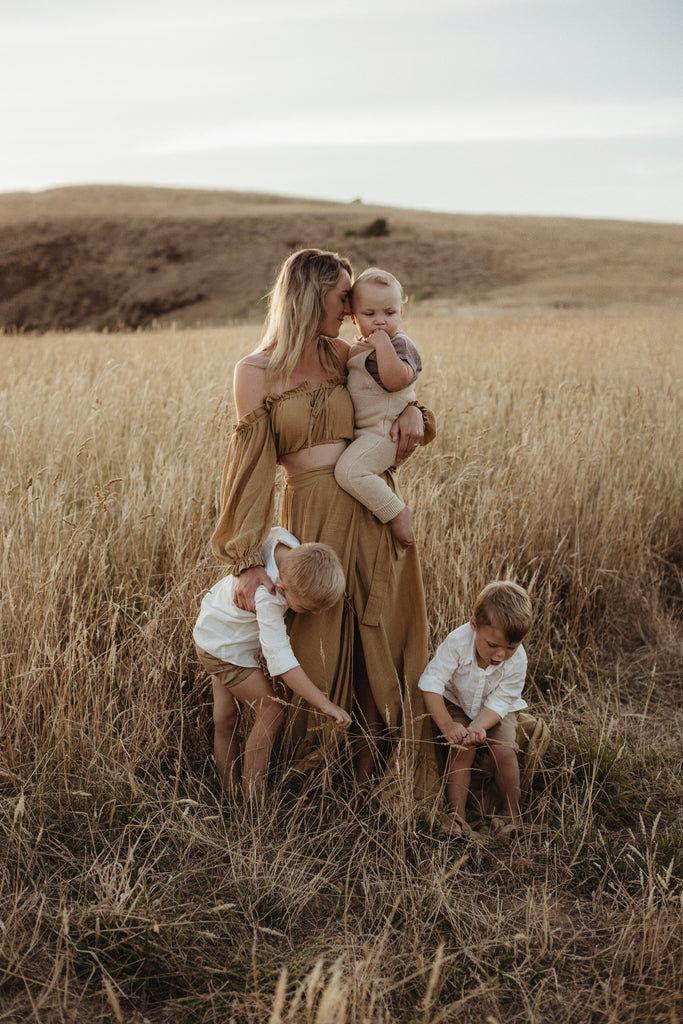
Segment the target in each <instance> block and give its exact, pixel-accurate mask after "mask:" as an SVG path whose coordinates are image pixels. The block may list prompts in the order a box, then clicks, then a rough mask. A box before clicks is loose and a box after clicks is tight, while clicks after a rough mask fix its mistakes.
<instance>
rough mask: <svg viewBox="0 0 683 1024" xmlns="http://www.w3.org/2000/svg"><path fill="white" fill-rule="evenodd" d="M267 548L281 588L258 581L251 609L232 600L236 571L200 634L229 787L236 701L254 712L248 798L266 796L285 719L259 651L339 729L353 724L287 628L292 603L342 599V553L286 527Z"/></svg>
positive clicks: (216, 590)
mask: <svg viewBox="0 0 683 1024" xmlns="http://www.w3.org/2000/svg"><path fill="white" fill-rule="evenodd" d="M261 553H262V557H263V561H264V564H265V568H266V572H267V574H268V576H269V577H270V579H271V580H272V582H273V583H274V584H275V594H274V595H273V594H271V593H269V591H268V589H267V588H266V587H265V586H261V587H259V588H258V590H257V591H256V595H255V602H256V612H255V613H254V612H249V611H244V610H243V609H241V608H238V607H237V605H236V604H235V603H234V600H233V596H234V592H235V583H236V581H237V577H235V576H224V577H223V579H221V580H219V581H218V583H216V584H215V586H213V587H212V588H211V590H210V591H209V592H208V594H206V595H205V596H204V598H203V600H202V606H201V610H200V612H199V617H198V619H197V622H196V625H195V627H194V632H193V636H194V641H195V645H196V647H197V654H198V657H199V660H200V662H201V663H202V665H203V666H204V668H205V669H206V671H207V672H208V673H209V675H210V676H211V683H212V686H213V721H214V755H215V758H216V768H217V770H218V774H219V777H220V781H221V784H222V786H223V788H224V789H225V790H226V792H228V791H229V790H230V789H231V788H232V787H233V786H234V785H235V784H236V782H237V781H238V778H239V763H238V750H237V745H236V735H235V734H236V728H237V702H238V701H239V702H241V703H245V704H247V705H249V706H250V707H251V708H252V710H253V711H254V716H255V717H254V724H253V727H252V729H251V731H250V733H249V735H248V736H247V739H246V742H245V747H244V766H243V781H244V789H245V795H246V796H247V797H251V796H253V795H257V796H258V795H259V790H260V789H261V788H262V784H263V780H264V777H265V772H266V767H267V765H268V760H269V758H270V753H271V750H272V747H273V743H274V742H275V737H276V736H277V733H278V730H279V728H280V725H281V724H282V720H283V717H284V709H283V707H282V703H281V702H280V701H278V700H277V698H276V697H275V692H274V690H273V686H272V684H271V682H270V680H269V679H267V678H266V676H265V675H264V673H263V672H262V671H261V669H260V667H259V661H258V658H259V653H262V655H263V657H264V659H265V662H266V664H267V666H268V672H269V673H270V675H271V676H280V677H281V678H282V681H283V682H284V683H285V685H286V686H288V687H289V689H290V690H293V691H294V693H297V694H299V696H300V697H303V698H304V700H307V701H308V703H309V704H312V705H313V707H315V708H318V710H319V711H321V712H322V714H324V715H327V716H328V717H329V718H331V719H332V721H333V722H334V725H335V728H337V729H348V727H349V725H350V724H351V717H350V715H349V714H348V713H347V712H346V711H345V710H344V709H343V708H341V707H339V706H338V705H337V704H333V703H332V701H331V700H328V698H327V697H326V696H325V694H324V693H323V692H322V690H320V689H319V688H318V687H317V686H316V685H315V683H314V682H312V680H311V679H309V678H308V676H307V675H306V673H305V672H304V670H303V669H302V667H301V665H300V664H299V662H298V661H297V659H296V657H295V655H294V652H293V651H292V648H291V645H290V643H289V638H288V636H287V631H286V628H285V614H286V612H287V610H288V609H291V610H292V611H293V612H298V613H301V614H304V613H307V612H308V613H310V614H312V615H319V614H320V612H322V611H326V610H327V609H328V608H331V607H332V605H334V604H336V603H337V601H339V600H341V598H342V596H343V594H344V586H345V579H344V570H343V569H342V566H341V563H340V561H339V558H338V557H337V555H336V553H335V552H334V551H333V550H332V548H330V547H328V545H327V544H300V543H299V541H298V540H297V539H296V537H293V536H292V534H291V533H288V532H287V530H284V529H282V528H281V527H275V528H273V529H272V530H271V531H270V534H269V535H268V538H267V540H266V542H265V544H264V545H263V548H262V552H261Z"/></svg>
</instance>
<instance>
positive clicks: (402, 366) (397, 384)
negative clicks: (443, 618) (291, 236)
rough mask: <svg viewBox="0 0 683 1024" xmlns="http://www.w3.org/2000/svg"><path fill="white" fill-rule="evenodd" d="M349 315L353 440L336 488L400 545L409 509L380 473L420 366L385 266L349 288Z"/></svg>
mask: <svg viewBox="0 0 683 1024" xmlns="http://www.w3.org/2000/svg"><path fill="white" fill-rule="evenodd" d="M351 304H352V306H353V313H352V315H351V319H352V320H353V322H354V323H355V324H356V326H357V327H358V330H359V331H360V333H361V336H360V338H358V340H357V341H356V342H355V344H353V345H352V346H351V348H350V350H349V355H348V360H347V363H346V366H347V370H348V377H347V381H346V386H347V388H348V391H349V394H350V395H351V401H352V402H353V408H354V431H353V437H354V439H353V441H352V442H351V444H350V445H349V446H348V448H347V449H346V451H345V452H342V454H341V455H340V457H339V459H338V460H337V463H336V465H335V467H334V477H335V480H336V481H337V483H338V484H339V486H340V487H343V489H344V490H345V491H348V492H349V494H352V495H353V496H354V498H356V499H357V500H358V501H360V502H361V504H363V505H365V507H366V508H368V509H370V511H371V512H372V514H373V515H375V516H376V517H377V518H378V519H379V521H380V522H381V523H389V525H390V526H391V532H392V533H393V535H394V537H395V538H396V540H397V541H398V542H399V544H401V545H402V546H403V547H410V545H411V544H412V543H413V512H412V509H411V508H410V507H409V506H408V505H406V503H405V502H404V501H401V499H400V498H399V496H398V495H397V494H395V493H394V491H393V490H392V489H391V487H390V486H389V484H388V483H387V482H386V480H384V479H383V478H382V476H381V474H382V473H384V472H385V471H386V470H387V469H391V467H392V466H393V465H394V463H395V462H396V446H397V442H396V441H395V440H393V439H392V437H391V434H390V431H391V427H392V424H393V422H394V420H395V419H397V417H398V416H400V415H401V413H402V412H403V410H404V409H405V407H406V406H407V405H409V404H410V403H411V402H414V401H415V388H414V384H415V381H416V380H417V376H418V374H419V373H420V371H421V370H422V360H421V358H420V353H419V352H418V350H417V348H416V347H415V345H414V344H413V342H412V341H411V340H410V338H409V337H408V335H407V334H405V333H404V332H403V331H402V330H400V324H401V319H402V316H403V291H402V289H401V285H400V284H399V282H398V281H397V279H396V278H395V277H394V275H393V274H390V273H389V272H388V271H386V270H380V269H379V268H378V267H370V268H369V269H368V270H364V271H363V273H362V274H361V275H360V277H357V278H356V280H355V282H354V285H353V289H352V292H351Z"/></svg>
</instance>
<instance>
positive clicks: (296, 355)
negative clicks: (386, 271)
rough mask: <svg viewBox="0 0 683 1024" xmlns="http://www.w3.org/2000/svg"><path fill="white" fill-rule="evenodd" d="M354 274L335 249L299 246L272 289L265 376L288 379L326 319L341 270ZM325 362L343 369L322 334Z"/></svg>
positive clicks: (264, 346)
mask: <svg viewBox="0 0 683 1024" xmlns="http://www.w3.org/2000/svg"><path fill="white" fill-rule="evenodd" d="M344 270H345V271H346V272H347V273H348V275H349V277H351V278H353V269H352V267H351V264H350V263H349V261H348V260H347V259H345V258H344V257H343V256H340V255H339V254H338V253H336V252H325V251H324V250H323V249H299V250H298V251H297V252H293V253H292V254H291V256H289V257H288V258H287V259H286V260H285V262H284V263H283V264H282V267H281V268H280V272H279V274H278V276H277V280H276V281H275V286H274V288H273V290H272V292H271V293H270V297H269V306H268V316H267V319H266V333H265V334H264V336H263V341H262V342H261V344H260V345H259V351H264V350H266V351H267V352H269V354H270V359H269V361H268V369H267V371H266V376H267V377H270V378H273V377H279V376H282V377H284V379H285V381H287V380H289V378H290V377H291V376H292V373H293V372H294V369H295V367H296V365H297V363H298V362H299V360H300V359H301V357H302V355H303V352H304V349H305V347H306V345H308V344H310V342H311V341H312V340H313V339H314V338H315V337H316V336H317V335H318V334H319V330H320V325H321V324H322V322H323V320H324V318H325V298H326V296H327V293H328V292H329V290H330V289H331V288H334V286H335V285H336V283H337V281H338V280H339V277H340V275H341V273H342V271H344ZM318 351H319V354H320V361H321V363H322V364H323V366H324V367H325V369H326V370H329V371H330V372H332V373H340V372H341V371H342V369H343V363H342V359H341V357H340V355H339V353H338V352H337V349H336V348H335V346H334V345H333V344H332V341H331V340H330V339H329V338H326V337H324V336H322V335H319V336H318Z"/></svg>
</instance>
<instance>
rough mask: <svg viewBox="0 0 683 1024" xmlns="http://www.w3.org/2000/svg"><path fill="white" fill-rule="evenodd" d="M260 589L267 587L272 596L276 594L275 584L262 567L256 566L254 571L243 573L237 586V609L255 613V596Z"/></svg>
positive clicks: (246, 570) (235, 599) (235, 598)
mask: <svg viewBox="0 0 683 1024" xmlns="http://www.w3.org/2000/svg"><path fill="white" fill-rule="evenodd" d="M259 587H265V588H266V590H268V591H269V592H270V593H271V594H274V593H275V584H274V583H273V581H272V580H271V578H270V576H269V575H268V573H267V572H266V570H265V569H264V568H263V566H262V565H255V566H254V567H253V568H252V569H245V570H244V572H241V573H240V574H239V576H238V578H237V583H236V584H235V596H234V598H233V600H234V602H235V604H236V605H237V607H238V608H241V609H242V611H245V612H255V611H256V602H255V601H254V595H255V593H256V591H257V590H258V588H259Z"/></svg>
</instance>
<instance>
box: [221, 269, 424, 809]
mask: <svg viewBox="0 0 683 1024" xmlns="http://www.w3.org/2000/svg"><path fill="white" fill-rule="evenodd" d="M352 276H353V271H352V268H351V265H350V263H349V262H348V260H346V259H344V258H343V257H341V256H339V255H337V254H336V253H331V252H324V251H322V250H319V249H303V250H300V251H298V252H295V253H293V254H292V255H291V256H290V257H289V258H288V259H287V260H286V261H285V263H284V264H283V266H282V268H281V270H280V273H279V275H278V278H277V281H276V283H275V287H274V289H273V292H272V295H271V299H270V308H269V313H268V318H267V322H266V331H265V336H264V338H263V341H262V342H261V344H260V346H259V347H258V349H257V350H256V351H255V352H253V353H251V354H250V355H248V356H246V357H245V358H243V359H241V360H240V361H239V363H238V364H237V366H236V367H235V374H234V400H235V406H236V411H237V416H238V421H239V422H238V423H237V425H236V426H235V428H234V433H233V435H232V438H231V441H230V445H229V448H228V453H227V456H226V459H225V466H224V470H223V477H222V486H221V516H220V520H219V522H218V525H217V527H216V530H215V533H214V535H213V538H212V545H213V550H214V551H215V553H216V554H217V555H218V557H219V558H221V559H222V560H223V561H225V562H226V563H227V565H228V570H229V572H231V573H233V574H234V575H236V576H239V579H238V581H237V585H236V588H235V602H236V604H237V605H238V607H240V608H243V609H246V610H249V611H253V609H254V594H255V591H256V589H257V587H259V586H261V585H265V586H268V585H269V581H268V577H267V574H266V573H265V570H264V568H263V559H262V557H261V549H262V547H263V543H264V539H265V537H266V536H267V535H268V531H269V530H270V528H271V526H272V520H273V515H274V508H275V479H276V472H275V471H276V465H278V464H279V465H280V466H282V468H283V470H284V487H283V494H282V525H283V526H284V527H285V528H286V529H287V530H289V531H290V532H291V533H293V534H294V536H296V537H298V538H299V540H301V541H302V542H304V541H308V542H310V541H317V542H321V543H325V544H329V545H330V546H331V547H332V548H333V549H334V550H335V551H336V553H337V554H338V555H339V558H340V560H341V563H342V566H343V568H344V572H345V574H346V593H345V596H344V599H343V600H342V601H339V602H338V603H337V604H336V605H335V606H334V607H333V608H331V609H329V610H327V611H325V612H323V613H322V614H321V615H318V616H312V615H297V616H295V617H294V621H293V622H292V623H291V627H290V638H291V643H292V647H293V649H294V652H295V653H296V656H297V658H298V659H299V661H300V663H301V665H302V668H303V669H304V671H305V672H306V674H307V675H308V676H309V678H311V679H314V680H315V681H316V683H317V685H318V686H320V688H321V689H322V690H323V691H324V692H325V693H326V694H327V696H328V698H329V699H330V700H331V701H333V702H334V703H335V704H338V705H340V706H341V707H342V708H345V709H346V710H347V711H348V712H349V713H350V714H351V715H352V716H353V718H354V720H355V722H356V723H357V728H358V731H359V737H358V740H357V747H356V758H355V776H356V780H357V782H358V783H359V784H362V783H365V782H366V781H367V780H368V779H369V778H370V777H371V776H372V775H373V774H376V772H377V761H376V758H375V755H376V740H377V739H378V738H379V737H385V738H389V739H391V740H394V741H396V742H394V744H393V746H392V747H391V749H392V751H393V755H392V757H390V759H389V761H388V763H387V764H385V765H384V767H383V769H382V771H383V772H384V777H385V779H386V781H387V783H389V782H390V780H391V779H392V778H395V776H396V771H397V770H400V772H401V773H402V775H403V776H404V777H405V772H406V771H409V772H411V773H413V778H414V789H415V795H416V796H417V797H424V796H427V795H431V794H432V793H433V792H435V791H436V790H437V789H438V786H439V772H438V769H437V767H436V759H435V752H434V747H433V744H432V738H431V726H430V724H429V720H428V716H426V715H425V712H424V704H423V701H422V695H421V693H420V691H419V689H418V685H417V684H418V680H419V679H420V676H421V674H422V672H423V670H424V668H425V666H426V664H427V617H426V609H425V602H424V593H423V588H422V579H421V575H420V566H419V563H418V557H417V551H416V548H415V547H414V546H413V547H412V548H409V549H407V550H404V549H403V548H402V547H401V545H399V544H398V543H396V542H395V540H394V538H393V536H392V533H391V529H390V527H389V526H387V525H384V524H382V523H380V522H379V521H378V520H377V519H376V518H375V517H374V516H373V515H372V513H371V512H369V511H368V510H367V509H366V508H365V507H364V506H363V505H361V504H360V502H358V501H357V500H356V499H355V498H353V497H352V496H351V495H349V494H348V493H347V492H346V491H343V490H342V489H341V488H340V487H339V486H338V485H337V483H336V481H335V477H334V468H335V464H336V462H337V459H338V458H339V456H340V455H341V454H342V452H343V451H344V450H345V449H346V446H347V444H349V443H350V442H351V441H352V440H353V431H354V424H353V405H352V402H351V399H350V396H349V394H348V391H347V389H346V360H347V355H348V350H349V345H348V344H347V343H346V342H345V341H343V340H342V339H341V338H339V337H338V335H339V331H340V328H341V325H342V323H343V322H344V319H345V317H346V316H348V315H349V314H350V312H351V309H350V304H349V296H350V292H351V287H352ZM428 419H429V415H428V414H427V413H426V412H425V414H424V416H423V412H422V410H421V409H420V408H418V407H416V406H414V405H413V406H409V407H408V408H407V409H406V410H405V412H404V413H403V414H402V415H401V416H400V417H399V419H398V420H397V421H396V423H395V425H394V428H393V431H392V433H394V434H395V437H396V440H397V442H398V449H397V462H403V461H405V459H406V458H407V457H408V456H409V455H410V454H412V452H413V450H414V448H415V447H416V446H417V445H418V444H419V443H421V442H422V441H423V438H424V421H425V420H428ZM432 437H433V430H432V431H431V432H430V436H429V437H428V438H427V440H431V438H432ZM385 479H386V480H387V482H388V483H389V484H390V486H392V487H393V486H394V482H393V477H392V474H391V472H387V473H386V474H385ZM293 704H294V713H293V714H292V715H291V716H290V731H289V739H290V741H291V742H292V743H293V755H294V756H295V757H296V758H305V757H308V755H311V754H314V753H315V751H316V749H317V748H319V747H320V746H321V744H332V743H333V742H334V737H333V735H332V730H331V729H329V728H327V729H325V727H324V726H321V725H320V722H319V719H316V718H314V716H312V715H309V713H308V709H307V707H306V705H305V704H303V703H302V702H300V701H298V700H297V699H296V698H294V700H293ZM398 740H403V741H404V742H403V743H398V742H397V741H398ZM397 758H401V762H400V764H399V763H398V761H397ZM405 758H408V761H406V760H405Z"/></svg>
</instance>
